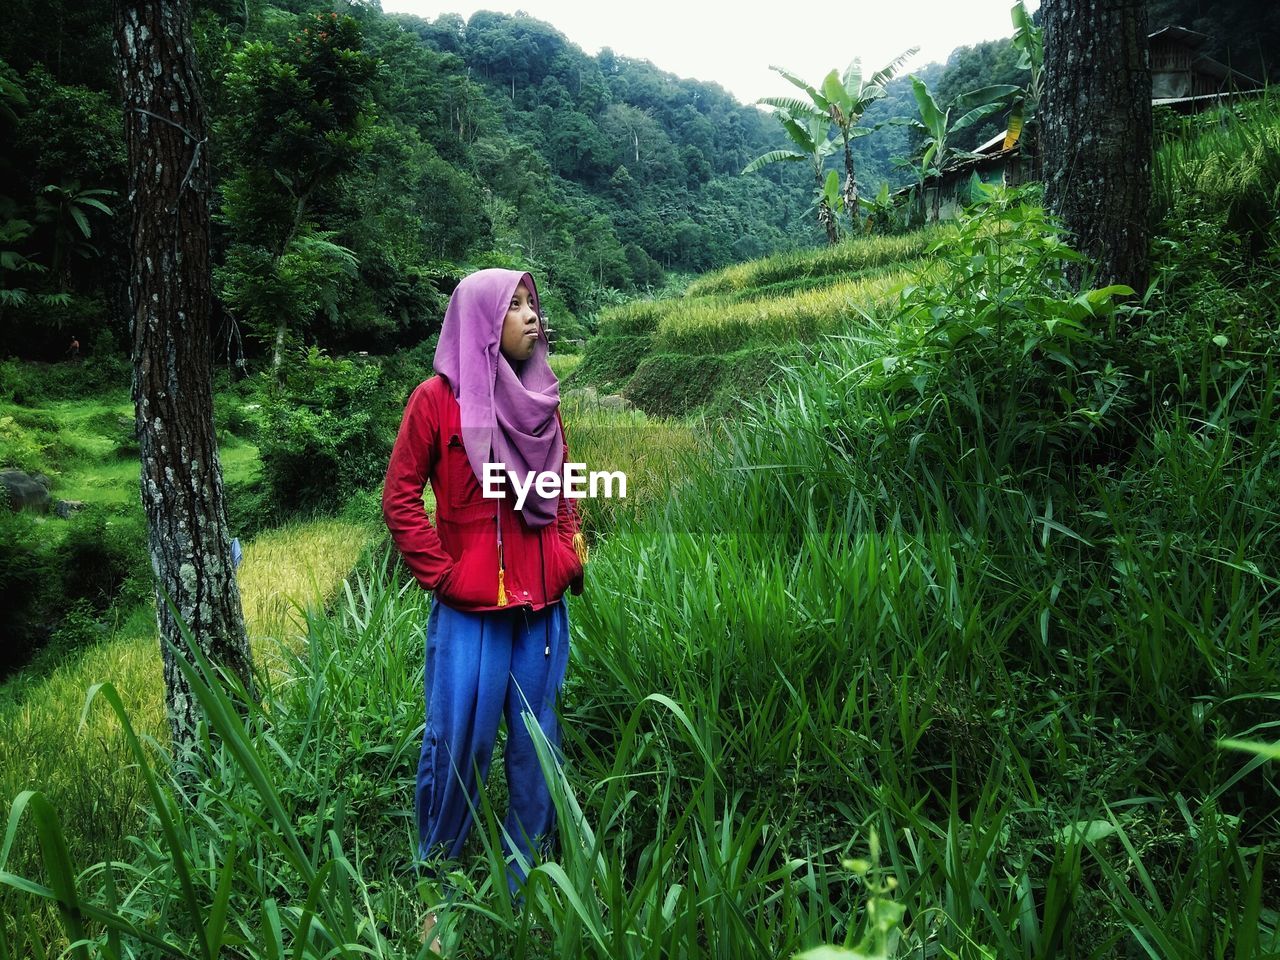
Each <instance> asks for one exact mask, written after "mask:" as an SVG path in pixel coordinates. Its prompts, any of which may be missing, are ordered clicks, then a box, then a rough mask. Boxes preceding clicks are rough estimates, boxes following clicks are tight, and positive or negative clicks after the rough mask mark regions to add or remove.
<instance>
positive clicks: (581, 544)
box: [573, 530, 587, 567]
mask: <svg viewBox="0 0 1280 960" xmlns="http://www.w3.org/2000/svg"><path fill="white" fill-rule="evenodd" d="M573 549H574V551H575V552H576V553H577V554H578V562H579V563H581V564H582V565H583V566H584V567H585V566H586V565H587V538H586V537H584V536H583V535H582V531H581V530H579V531H578V532H577V533H575V534H574V535H573Z"/></svg>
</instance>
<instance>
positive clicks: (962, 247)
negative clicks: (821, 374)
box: [848, 188, 1137, 473]
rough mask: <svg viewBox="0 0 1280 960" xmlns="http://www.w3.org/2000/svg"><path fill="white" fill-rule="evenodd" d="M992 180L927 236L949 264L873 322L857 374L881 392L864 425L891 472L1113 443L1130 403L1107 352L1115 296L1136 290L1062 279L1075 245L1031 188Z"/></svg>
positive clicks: (1066, 452) (1047, 461)
mask: <svg viewBox="0 0 1280 960" xmlns="http://www.w3.org/2000/svg"><path fill="white" fill-rule="evenodd" d="M989 192H990V201H989V202H988V203H987V204H985V205H984V206H983V207H981V208H980V209H979V211H978V212H977V213H975V214H973V215H963V216H961V217H960V219H959V222H958V231H957V233H956V234H955V235H954V236H952V237H950V238H948V239H946V240H940V241H938V242H937V243H936V244H935V245H934V247H933V248H932V250H931V252H933V253H934V254H936V255H937V257H938V260H939V262H940V263H941V265H942V269H940V270H938V271H935V272H932V273H931V275H930V277H929V278H926V279H925V280H924V281H923V282H921V283H919V284H917V285H914V286H910V287H907V288H906V289H905V290H904V291H903V294H902V297H901V301H900V304H899V308H898V311H897V315H896V316H895V317H894V318H893V320H892V323H891V325H890V326H889V327H888V328H887V329H886V328H883V326H882V328H881V329H879V330H876V331H875V332H873V333H872V334H871V337H870V340H872V341H874V340H877V339H878V340H880V341H881V342H882V343H885V344H887V345H888V349H887V350H886V349H884V348H881V347H877V348H876V351H875V353H877V354H878V355H873V356H870V357H868V358H867V361H866V362H865V363H863V364H862V365H860V366H858V367H857V368H856V369H855V371H853V373H854V375H853V376H851V378H850V382H849V387H850V388H851V389H856V390H858V391H861V392H864V393H865V394H866V395H868V396H871V397H877V396H878V397H881V398H883V399H882V409H881V414H880V416H879V417H878V418H877V420H876V422H875V423H868V424H862V425H859V426H858V427H857V428H856V432H858V433H863V434H865V432H866V431H868V430H871V431H874V433H875V435H876V437H877V443H876V444H873V446H874V447H877V448H878V449H879V454H880V456H881V457H885V458H888V459H890V460H891V461H892V462H893V466H894V468H895V472H896V471H898V470H902V471H909V470H910V469H911V466H912V464H913V463H915V462H916V461H918V460H920V459H924V460H926V461H928V462H930V463H932V464H934V465H935V466H941V465H948V464H954V463H956V462H958V461H959V460H960V459H961V458H963V457H965V456H968V455H969V454H970V452H971V451H972V450H973V448H974V447H981V448H982V449H983V450H984V451H985V452H986V454H987V455H989V456H990V463H991V466H992V467H993V468H994V469H996V470H999V471H1005V470H1008V471H1012V472H1015V473H1017V472H1023V471H1042V470H1046V469H1050V468H1052V466H1053V464H1054V462H1055V461H1057V462H1061V461H1063V460H1066V461H1069V462H1075V461H1077V460H1078V459H1079V458H1081V457H1082V456H1084V455H1086V454H1091V453H1092V452H1093V451H1095V449H1096V448H1098V447H1100V446H1102V445H1106V444H1114V443H1117V442H1118V439H1117V438H1118V437H1119V436H1120V435H1121V434H1122V433H1123V430H1124V429H1125V427H1124V422H1123V418H1124V415H1125V413H1126V411H1127V410H1129V409H1130V408H1131V407H1132V406H1133V404H1134V395H1135V393H1136V392H1137V390H1136V388H1135V385H1134V379H1133V377H1132V375H1131V374H1129V373H1128V372H1126V370H1124V369H1122V368H1121V366H1120V365H1119V364H1117V363H1116V362H1115V361H1114V360H1113V358H1112V343H1113V342H1114V340H1115V338H1116V328H1117V318H1118V316H1119V315H1120V311H1121V309H1122V308H1119V307H1118V306H1117V304H1116V303H1115V302H1114V298H1115V297H1116V296H1119V295H1127V294H1132V293H1133V291H1132V290H1130V289H1129V288H1128V287H1121V286H1112V287H1107V288H1104V289H1101V290H1086V291H1083V292H1080V293H1076V292H1074V291H1072V290H1070V289H1068V287H1067V286H1066V283H1065V280H1064V268H1065V265H1066V264H1067V263H1068V262H1070V261H1073V260H1078V259H1079V255H1078V254H1076V253H1075V252H1074V251H1072V250H1071V249H1070V248H1069V247H1067V245H1066V244H1065V243H1064V241H1063V240H1062V237H1061V231H1060V228H1059V227H1058V226H1057V225H1056V224H1054V223H1053V222H1052V221H1050V220H1049V219H1048V218H1047V217H1046V215H1045V213H1044V211H1043V209H1042V208H1041V207H1040V206H1038V205H1036V204H1035V203H1034V202H1028V201H1029V200H1034V194H1033V195H1032V196H1031V197H1028V196H1027V195H1026V194H1025V193H1022V192H1018V191H1009V192H1006V191H1005V190H1004V189H1003V188H994V189H992V190H990V191H989ZM1123 309H1124V310H1128V309H1129V308H1123ZM868 321H869V322H870V323H872V325H873V328H874V327H875V326H876V325H875V322H874V321H873V320H872V319H871V318H870V317H868ZM864 342H865V341H864ZM848 441H849V443H850V444H851V445H852V444H854V443H855V442H856V443H857V444H858V445H859V446H861V443H862V441H861V440H858V441H855V440H854V439H853V438H852V437H850V438H848Z"/></svg>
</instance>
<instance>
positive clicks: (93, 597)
mask: <svg viewBox="0 0 1280 960" xmlns="http://www.w3.org/2000/svg"><path fill="white" fill-rule="evenodd" d="M3 497H4V494H3V490H2V489H0V542H3V543H4V544H5V549H4V550H0V608H3V609H4V610H5V611H6V616H7V618H8V637H7V639H8V642H7V643H6V644H4V645H3V648H2V651H0V675H3V674H4V673H5V672H7V671H8V670H9V669H12V668H14V667H17V666H19V665H21V664H23V663H25V662H26V661H27V660H29V659H30V658H31V656H32V655H33V654H34V653H35V652H36V651H37V650H39V649H40V648H41V647H43V646H44V645H45V644H46V643H47V642H50V639H51V637H55V635H56V633H57V629H58V627H59V625H60V624H61V623H62V621H63V620H64V618H65V617H66V616H67V615H68V613H69V612H71V611H73V610H79V611H81V612H82V613H85V615H86V616H89V617H92V616H93V615H94V614H96V613H97V612H100V611H102V610H105V609H106V608H107V607H108V606H110V605H111V604H112V603H113V602H117V603H123V604H126V605H128V604H132V603H136V602H138V600H140V599H143V598H145V597H147V596H149V595H150V589H151V587H150V585H151V568H150V563H149V560H148V557H147V551H146V525H145V520H144V519H143V517H142V515H141V513H140V512H139V511H138V510H137V508H136V507H123V506H120V507H115V508H110V509H108V508H104V507H98V506H90V507H87V508H86V509H84V510H83V511H81V512H79V513H77V514H74V515H73V516H72V517H71V518H70V519H69V520H66V521H62V520H56V519H44V518H38V517H35V516H33V515H32V514H30V513H27V512H25V511H23V512H19V513H13V512H11V511H10V510H9V508H8V505H7V503H5V502H4V500H3ZM72 635H74V636H78V637H83V636H87V634H85V633H84V631H78V632H77V629H76V628H68V631H67V632H66V633H65V635H64V636H63V637H62V639H63V640H66V639H67V638H68V637H71V636H72ZM96 635H97V634H96V633H95V634H94V636H96ZM60 649H61V648H60Z"/></svg>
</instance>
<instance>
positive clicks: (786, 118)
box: [742, 102, 839, 243]
mask: <svg viewBox="0 0 1280 960" xmlns="http://www.w3.org/2000/svg"><path fill="white" fill-rule="evenodd" d="M773 115H774V116H775V117H777V118H778V122H779V123H781V124H782V129H783V130H785V131H786V132H787V136H788V137H789V138H790V139H791V142H792V143H794V144H795V145H796V149H794V150H770V151H769V152H768V153H763V154H761V155H760V156H758V157H756V158H755V159H754V160H752V161H751V162H750V163H748V164H747V165H746V166H745V167H743V168H742V172H743V173H744V174H745V173H755V172H756V171H757V170H759V169H760V168H761V167H763V166H765V165H766V164H770V163H781V162H784V161H786V162H796V161H799V162H805V161H808V162H809V163H810V164H811V165H812V167H813V177H814V180H815V182H816V183H817V195H818V223H819V224H820V225H821V226H822V228H823V229H824V230H825V231H826V233H827V242H828V243H835V242H836V241H837V240H838V239H839V237H838V236H837V234H836V217H835V209H834V206H833V204H832V202H831V200H830V198H829V195H828V192H827V190H826V187H827V183H826V182H824V178H823V175H822V167H823V164H824V163H825V162H826V159H827V157H828V156H830V155H831V153H832V151H833V150H835V146H836V143H835V141H834V140H832V139H831V138H830V137H829V136H828V135H827V132H828V130H829V128H830V125H831V120H830V119H829V118H828V116H827V115H826V114H825V113H819V112H817V111H816V110H814V109H813V108H811V107H807V106H806V105H804V104H801V103H798V102H797V103H796V104H793V106H792V109H787V108H784V107H779V108H778V109H777V110H775V111H774V114H773ZM834 173H835V171H834V170H832V171H831V174H834ZM826 181H827V182H829V181H830V176H828V177H827V178H826Z"/></svg>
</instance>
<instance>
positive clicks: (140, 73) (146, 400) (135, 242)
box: [115, 0, 257, 753]
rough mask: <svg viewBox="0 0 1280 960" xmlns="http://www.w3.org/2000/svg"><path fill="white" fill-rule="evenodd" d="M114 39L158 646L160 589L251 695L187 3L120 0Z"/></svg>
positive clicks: (170, 636)
mask: <svg viewBox="0 0 1280 960" xmlns="http://www.w3.org/2000/svg"><path fill="white" fill-rule="evenodd" d="M115 41H116V54H117V58H118V63H119V69H120V79H121V86H122V92H123V94H124V110H125V114H124V119H125V144H126V147H127V149H128V154H129V203H130V205H131V207H132V214H133V223H132V245H131V246H132V257H133V265H132V270H131V272H130V283H129V299H130V311H131V318H130V322H131V325H132V327H133V364H134V366H133V399H134V407H135V415H136V420H137V428H138V437H139V441H140V445H141V450H142V504H143V507H144V509H145V510H146V515H147V545H148V548H149V551H150V553H151V567H152V570H153V571H154V572H155V576H156V620H157V623H158V625H159V628H160V635H161V637H163V638H165V639H167V640H169V641H171V642H172V643H173V644H175V645H176V647H177V648H178V649H179V650H183V651H185V650H186V649H187V648H186V643H185V642H184V640H183V639H182V636H181V634H180V632H179V627H178V622H177V620H176V619H175V618H174V616H173V614H172V613H171V611H170V608H169V606H168V604H167V603H166V602H165V599H164V595H165V594H167V595H168V597H169V599H170V600H172V602H173V605H174V607H175V608H176V609H177V612H178V615H179V616H181V617H182V619H183V620H184V621H185V622H186V624H187V625H188V627H189V628H190V630H191V633H192V635H193V636H194V638H195V640H196V642H197V644H198V645H199V646H200V648H201V650H202V651H203V652H204V653H205V655H206V656H207V657H208V658H209V660H210V661H211V662H212V663H214V664H221V665H222V666H224V667H226V668H227V669H228V670H230V671H231V672H233V673H234V674H235V675H237V676H238V677H239V678H240V679H241V680H242V681H243V682H244V684H245V687H246V689H247V690H248V691H249V694H250V696H252V697H254V698H255V699H256V697H257V692H256V690H255V688H254V684H253V676H252V667H253V663H252V657H251V654H250V651H249V643H248V639H247V637H246V636H245V625H244V614H243V612H242V610H241V606H240V590H239V588H238V586H237V584H236V579H235V572H234V569H233V565H232V562H231V537H230V534H229V532H228V529H227V512H226V503H225V500H224V498H223V487H222V467H221V465H220V463H219V461H218V448H217V443H216V440H215V436H214V428H213V395H212V388H211V375H212V371H211V344H210V337H209V330H210V318H211V315H212V306H213V304H212V299H211V293H210V278H209V202H208V199H209V166H208V150H207V141H206V132H205V131H206V128H205V117H204V105H203V102H202V100H201V97H200V87H199V78H198V74H197V69H196V64H195V51H194V49H193V47H192V44H191V31H190V14H189V11H188V8H187V3H186V0H117V3H116V10H115ZM161 647H162V649H161V656H162V658H163V662H164V680H165V705H166V712H167V714H168V718H169V726H170V731H171V733H172V736H173V747H174V750H175V752H176V753H180V752H182V750H183V749H184V748H185V747H187V746H188V745H190V744H191V743H192V742H193V741H194V734H195V731H196V719H197V716H198V707H197V704H196V703H195V702H194V699H193V697H192V694H191V690H190V688H189V686H188V684H187V683H186V680H185V678H184V677H183V675H182V673H181V672H180V671H179V670H178V668H177V665H176V663H175V662H174V660H173V657H172V655H171V654H170V652H169V650H168V648H167V647H165V646H164V645H163V644H162V645H161Z"/></svg>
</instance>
